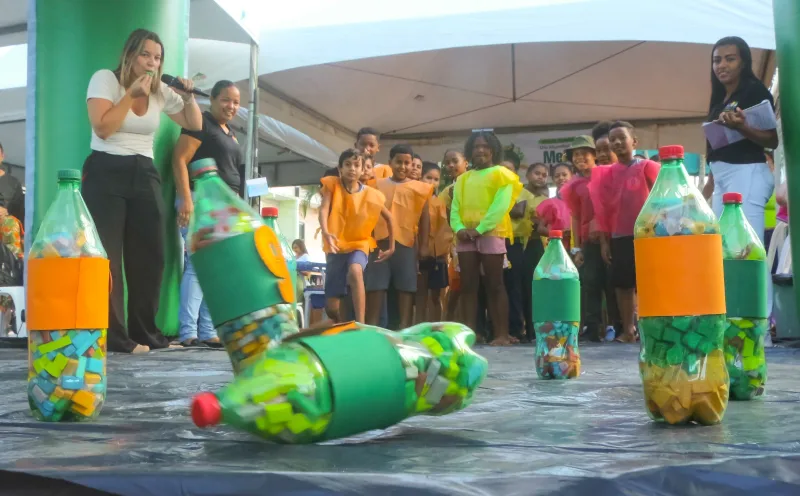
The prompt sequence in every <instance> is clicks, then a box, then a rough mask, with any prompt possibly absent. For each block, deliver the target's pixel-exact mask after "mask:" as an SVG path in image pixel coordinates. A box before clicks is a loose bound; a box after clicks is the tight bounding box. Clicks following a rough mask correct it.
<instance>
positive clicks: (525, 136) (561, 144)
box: [498, 129, 591, 165]
mask: <svg viewBox="0 0 800 496" xmlns="http://www.w3.org/2000/svg"><path fill="white" fill-rule="evenodd" d="M582 134H586V135H591V129H584V130H581V129H578V130H574V131H544V132H539V133H520V134H502V135H498V138H500V141H501V142H502V143H503V145H508V144H510V143H513V144H514V146H516V147H518V148H519V149H520V150H521V151H522V153H523V154H524V155H525V156H524V158H523V160H522V163H523V164H526V165H530V164H535V163H537V162H541V163H544V164H547V165H553V164H557V163H559V162H566V161H567V157H566V156H565V154H564V152H565V151H566V149H567V148H569V145H570V143H572V139H573V138H575V137H576V136H580V135H582Z"/></svg>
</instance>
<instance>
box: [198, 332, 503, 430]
mask: <svg viewBox="0 0 800 496" xmlns="http://www.w3.org/2000/svg"><path fill="white" fill-rule="evenodd" d="M474 343H475V333H474V332H472V331H471V330H470V329H469V328H467V327H465V326H463V325H461V324H454V323H437V324H419V325H417V326H414V327H411V328H409V329H406V330H403V331H400V332H392V331H387V330H384V329H379V328H375V327H369V326H363V325H359V324H353V323H350V324H343V325H340V326H337V327H334V328H330V329H325V330H321V331H306V332H303V333H300V334H297V335H294V336H291V337H288V338H286V340H285V341H284V343H283V344H281V345H280V346H278V347H275V348H272V349H270V350H268V351H267V352H266V354H265V355H264V357H263V359H262V360H260V361H259V362H257V363H255V364H254V365H253V366H251V367H249V368H248V369H247V370H246V371H245V372H243V373H242V374H240V375H239V376H238V377H236V378H235V379H234V381H233V382H232V383H231V384H229V385H228V386H226V387H225V388H223V389H222V390H220V391H218V392H216V393H201V394H199V395H198V396H196V397H195V398H194V401H193V402H192V419H193V420H194V422H195V424H196V425H197V426H198V427H209V426H212V425H216V424H219V423H224V424H228V425H230V426H232V427H234V428H237V429H241V430H243V431H247V432H251V433H253V434H256V435H258V436H261V437H263V438H265V439H267V440H270V441H274V442H279V443H291V444H300V443H314V442H319V441H325V440H330V439H337V438H342V437H347V436H351V435H354V434H358V433H361V432H366V431H369V430H372V429H384V428H387V427H389V426H391V425H393V424H396V423H397V422H400V421H402V420H404V419H406V418H408V417H411V416H414V415H445V414H448V413H451V412H454V411H457V410H461V409H463V408H465V407H467V406H468V405H469V404H470V403H471V401H472V398H473V395H474V393H475V391H476V390H477V388H478V385H480V383H481V382H482V381H483V379H484V377H485V376H486V371H487V362H486V360H485V359H484V358H483V357H481V356H480V355H477V354H476V353H475V352H474V351H473V350H472V348H471V346H472V345H473V344H474Z"/></svg>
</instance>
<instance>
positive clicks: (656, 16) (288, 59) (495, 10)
mask: <svg viewBox="0 0 800 496" xmlns="http://www.w3.org/2000/svg"><path fill="white" fill-rule="evenodd" d="M308 4H310V5H307V6H305V8H306V9H307V10H306V11H304V13H305V15H306V17H307V18H306V19H305V20H303V21H300V20H296V19H295V24H294V25H291V24H289V25H288V26H287V25H284V26H279V22H280V19H279V18H278V19H272V20H271V21H269V22H267V23H265V24H264V25H263V29H262V32H261V37H260V46H261V57H260V60H259V67H260V72H261V74H269V73H273V72H279V71H285V70H288V69H293V68H297V67H305V66H312V65H318V64H328V63H334V62H342V61H348V60H356V59H363V58H369V57H381V56H386V55H395V54H401V53H412V52H420V51H428V50H439V49H445V48H455V47H465V46H481V45H499V44H509V43H533V42H565V41H664V42H674V43H700V44H713V43H715V42H716V41H717V40H718V39H720V38H723V37H725V36H732V35H736V36H740V37H742V38H744V39H745V40H747V42H748V43H749V44H750V45H751V46H752V47H753V48H764V49H774V48H775V36H774V25H773V24H774V23H773V13H772V1H771V0H504V1H503V2H494V3H492V2H486V1H485V0H480V1H478V0H439V1H437V2H431V1H430V0H407V1H406V2H403V3H402V4H397V3H396V2H388V1H382V2H381V1H379V2H376V1H375V0H372V1H369V0H339V1H337V2H316V1H309V2H308ZM389 4H391V7H388V5H389ZM303 8H304V7H303V6H295V5H293V8H292V9H289V10H293V11H297V10H302V9H303ZM375 10H377V11H378V12H377V13H374V12H373V13H370V12H371V11H375ZM361 13H365V16H367V17H366V18H365V17H364V16H362V15H361ZM279 15H280V13H279ZM295 15H297V13H296V12H295ZM370 16H371V17H370ZM675 70H676V71H679V70H680V67H676V68H675Z"/></svg>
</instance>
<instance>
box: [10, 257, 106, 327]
mask: <svg viewBox="0 0 800 496" xmlns="http://www.w3.org/2000/svg"><path fill="white" fill-rule="evenodd" d="M54 276H55V281H54ZM109 293H111V271H110V269H109V263H108V260H107V259H105V258H89V257H86V258H33V259H30V260H28V290H27V298H26V299H27V312H26V318H27V324H28V330H30V331H56V330H61V329H106V328H107V327H108V295H109Z"/></svg>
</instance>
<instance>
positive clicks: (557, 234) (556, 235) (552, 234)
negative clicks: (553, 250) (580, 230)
mask: <svg viewBox="0 0 800 496" xmlns="http://www.w3.org/2000/svg"><path fill="white" fill-rule="evenodd" d="M563 235H564V233H562V232H561V231H556V230H552V231H550V234H549V236H548V237H550V238H558V239H561V236H563Z"/></svg>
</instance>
